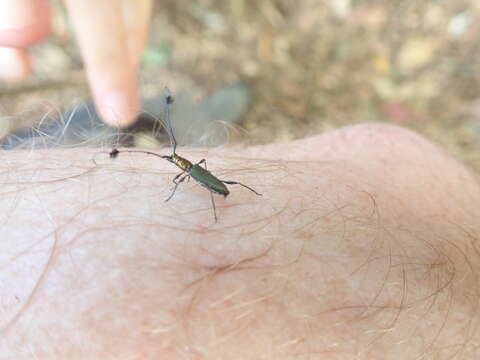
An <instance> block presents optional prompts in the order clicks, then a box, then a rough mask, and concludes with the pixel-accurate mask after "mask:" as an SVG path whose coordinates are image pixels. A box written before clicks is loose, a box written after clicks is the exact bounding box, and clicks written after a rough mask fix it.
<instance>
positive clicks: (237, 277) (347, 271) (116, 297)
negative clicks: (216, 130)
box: [0, 125, 480, 360]
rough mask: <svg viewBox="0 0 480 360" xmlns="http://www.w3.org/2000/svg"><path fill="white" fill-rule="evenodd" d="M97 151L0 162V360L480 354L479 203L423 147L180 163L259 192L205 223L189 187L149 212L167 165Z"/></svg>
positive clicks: (332, 145) (383, 136) (443, 161)
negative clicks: (205, 165) (205, 168)
mask: <svg viewBox="0 0 480 360" xmlns="http://www.w3.org/2000/svg"><path fill="white" fill-rule="evenodd" d="M108 151H109V149H105V150H88V151H87V150H80V149H74V150H48V151H33V152H5V153H3V154H2V162H1V165H0V167H1V171H0V174H1V179H2V180H1V182H2V190H1V191H2V196H1V197H0V207H1V209H2V210H1V214H2V215H1V233H2V236H1V241H0V268H1V275H0V313H1V314H2V316H1V320H0V358H15V359H34V358H39V359H43V358H47V359H66V358H68V359H86V358H89V359H90V358H102V359H207V360H209V359H255V360H257V359H279V360H283V359H322V360H323V359H328V360H330V359H335V360H337V359H341V360H344V359H402V360H405V359H418V358H422V359H451V358H453V359H475V358H478V345H479V344H480V333H479V329H478V326H479V320H480V317H479V311H478V300H479V291H478V290H479V288H478V274H479V270H480V263H479V253H478V244H477V242H478V241H477V240H478V234H479V233H480V226H479V221H478V219H479V215H480V214H479V213H480V211H479V206H478V204H479V203H480V202H479V200H480V189H479V186H478V183H477V180H476V179H475V177H474V176H472V175H471V174H470V172H469V171H468V170H466V169H465V168H464V167H463V166H462V165H460V164H459V163H458V162H457V161H455V160H453V159H452V158H450V157H449V156H448V155H446V154H444V153H442V152H441V151H440V150H438V149H437V148H436V147H435V146H434V145H432V144H430V143H429V142H427V141H426V140H424V139H423V138H421V137H420V136H418V135H416V134H413V133H411V132H408V131H406V130H403V129H399V128H396V127H391V126H386V125H360V126H352V127H348V128H344V129H341V130H337V131H333V132H330V133H327V134H325V135H322V136H315V137H311V138H307V139H304V140H300V141H296V142H292V143H288V144H274V145H267V146H259V147H253V148H243V149H242V148H237V149H228V148H221V149H215V150H208V151H206V150H195V151H192V150H189V149H183V148H180V149H178V152H179V154H182V155H184V156H185V157H187V158H189V159H191V160H192V161H195V160H199V159H201V158H207V161H208V166H209V167H208V168H209V169H210V170H211V171H212V172H213V173H214V174H217V175H221V176H222V177H223V178H227V179H231V180H237V181H241V182H242V183H245V184H248V185H251V186H252V187H255V189H257V190H258V191H259V192H261V193H262V194H263V197H257V196H255V195H254V194H252V193H251V192H250V191H248V190H246V189H243V188H241V187H238V186H230V190H231V194H230V196H229V197H227V198H226V199H223V197H216V200H217V212H218V222H217V223H215V222H214V220H213V218H212V212H211V207H210V196H209V194H208V193H207V192H206V189H205V188H203V187H200V186H198V185H197V184H195V183H194V182H190V183H187V182H184V183H182V184H181V186H180V187H179V188H178V190H177V193H176V194H175V196H174V197H173V198H172V199H171V200H170V201H169V202H168V203H165V202H164V201H163V200H164V199H165V198H166V197H167V196H168V195H169V192H170V190H171V186H172V185H173V184H172V183H171V179H172V178H173V177H174V175H175V174H176V173H177V170H176V168H175V167H174V166H173V165H172V164H170V163H168V162H167V161H164V160H162V159H157V158H155V157H149V156H144V155H141V154H120V155H119V157H118V158H117V159H114V160H111V159H109V157H108ZM159 151H160V152H162V151H163V152H166V151H167V150H166V149H163V150H162V149H160V150H159ZM92 158H95V161H96V163H97V165H95V164H94V163H93V162H92Z"/></svg>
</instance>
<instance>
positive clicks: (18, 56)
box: [0, 46, 31, 81]
mask: <svg viewBox="0 0 480 360" xmlns="http://www.w3.org/2000/svg"><path fill="white" fill-rule="evenodd" d="M30 73H31V66H30V61H29V59H28V56H27V54H26V52H25V50H22V49H16V48H9V47H3V46H0V78H2V79H3V80H6V81H20V80H23V79H25V78H26V77H28V76H29V75H30Z"/></svg>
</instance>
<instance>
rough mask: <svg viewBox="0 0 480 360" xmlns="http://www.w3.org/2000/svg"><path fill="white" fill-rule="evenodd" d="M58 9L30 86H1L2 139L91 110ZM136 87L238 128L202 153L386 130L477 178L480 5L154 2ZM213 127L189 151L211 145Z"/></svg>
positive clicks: (400, 0)
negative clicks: (408, 134)
mask: <svg viewBox="0 0 480 360" xmlns="http://www.w3.org/2000/svg"><path fill="white" fill-rule="evenodd" d="M54 13H55V18H54V24H53V28H54V34H53V36H52V37H51V38H50V39H49V40H48V41H47V42H44V43H42V44H40V45H38V46H36V47H35V48H34V49H33V50H32V51H33V53H34V54H35V56H34V68H35V73H36V75H35V77H34V78H33V79H32V80H31V81H29V82H26V83H21V84H16V85H6V84H0V120H1V121H0V122H1V124H2V125H1V128H2V130H1V132H0V135H1V136H5V135H6V134H7V133H9V132H11V131H15V130H16V131H18V129H21V128H25V127H26V128H28V127H29V126H31V125H32V124H35V123H38V122H39V121H41V120H42V121H43V120H44V119H45V117H49V116H52V117H55V116H59V115H61V116H63V115H62V114H65V113H68V111H69V109H72V108H75V107H76V106H77V105H79V104H86V103H87V102H88V88H87V83H86V80H85V77H84V74H83V72H82V66H83V65H82V59H81V57H80V56H79V53H78V50H77V48H76V45H75V40H74V38H73V35H72V32H71V29H70V26H69V24H68V22H67V20H66V17H65V14H64V11H63V9H62V7H61V6H59V4H58V3H55V2H54ZM139 77H140V84H141V89H140V91H141V93H142V95H143V96H144V97H145V98H146V99H150V100H148V101H150V102H152V101H153V102H155V99H161V96H162V94H163V89H164V87H165V86H168V87H169V88H170V89H171V90H172V92H173V93H174V94H179V95H178V96H179V98H180V99H183V100H181V101H180V104H177V105H176V106H177V108H178V107H182V106H183V110H181V111H180V110H179V112H181V115H178V116H179V117H181V118H183V119H184V121H185V123H186V124H191V123H194V122H195V118H196V117H199V115H198V114H201V115H200V117H204V118H205V119H207V120H209V121H210V120H212V121H213V120H214V121H217V122H220V123H221V124H222V125H223V126H224V130H225V128H229V129H231V130H229V131H228V136H227V138H224V137H222V138H221V139H220V140H218V139H217V140H213V141H211V142H210V143H209V142H208V141H207V142H203V143H202V144H211V145H218V144H220V143H225V142H229V143H236V142H243V143H247V144H259V143H269V142H278V141H286V140H291V139H297V138H302V137H305V136H309V135H314V134H319V133H322V132H325V131H327V130H330V129H334V128H337V127H340V126H343V125H347V124H354V123H361V122H372V121H373V122H386V123H392V124H397V125H400V126H404V127H408V128H411V129H413V130H415V131H418V132H420V133H421V134H423V135H425V136H426V137H428V138H430V139H431V140H432V141H434V142H436V143H437V144H440V146H441V147H443V148H445V149H446V150H447V151H449V152H451V153H453V154H454V155H455V156H456V157H457V158H459V159H461V160H463V161H464V162H465V163H467V164H469V165H470V166H472V167H473V168H474V169H476V170H477V171H479V172H480V156H479V155H478V154H479V150H480V3H479V2H478V1H474V0H449V1H446V0H425V1H416V0H382V1H379V0H378V1H374V0H324V1H318V0H302V1H295V2H294V1H291V0H255V1H254V0H230V1H224V0H222V1H221V0H162V1H156V3H155V11H154V17H153V19H152V25H151V31H150V40H149V43H148V46H147V48H146V50H145V52H144V54H143V62H142V66H141V71H140V74H139ZM152 99H153V100H152ZM148 101H147V102H148ZM212 103H213V104H214V105H212ZM202 104H203V105H202ZM205 104H207V105H208V106H207V105H205ZM235 104H237V105H238V104H240V105H238V106H237V107H235V106H233V105H235ZM150 105H151V104H150ZM81 106H83V107H84V108H87V106H86V105H81ZM198 106H200V108H201V109H204V110H205V108H209V109H210V108H211V106H213V107H214V108H215V109H214V110H212V111H213V114H211V112H212V111H210V110H205V111H203V112H202V111H195V110H194V109H196V107H198ZM202 106H203V107H202ZM55 114H56V115H55ZM229 122H231V123H229ZM205 129H206V128H202V130H198V131H197V130H195V131H193V133H192V132H191V133H192V134H193V135H192V136H191V137H190V138H188V137H185V138H184V139H183V140H182V143H184V144H188V143H189V142H194V140H195V139H194V137H195V136H197V135H198V138H205V137H208V135H209V133H208V131H207V130H205ZM176 131H177V130H176ZM225 132H226V131H224V133H225ZM180 136H181V135H180ZM212 136H214V135H212ZM136 144H137V145H145V144H144V143H142V141H138V142H137V143H136Z"/></svg>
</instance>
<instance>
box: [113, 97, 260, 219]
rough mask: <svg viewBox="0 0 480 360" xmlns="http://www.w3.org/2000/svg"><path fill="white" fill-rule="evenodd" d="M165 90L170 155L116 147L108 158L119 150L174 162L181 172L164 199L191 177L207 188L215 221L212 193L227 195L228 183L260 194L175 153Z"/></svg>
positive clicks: (170, 99)
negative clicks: (218, 176) (221, 178)
mask: <svg viewBox="0 0 480 360" xmlns="http://www.w3.org/2000/svg"><path fill="white" fill-rule="evenodd" d="M165 90H166V92H167V95H166V97H165V102H166V106H165V122H166V123H167V127H168V132H169V133H170V134H169V135H170V142H171V145H172V148H173V152H172V155H159V154H156V153H154V152H151V151H144V150H121V151H120V150H118V149H116V148H114V149H112V151H111V152H110V158H112V159H114V158H116V157H117V156H118V154H119V153H120V152H128V153H143V154H148V155H154V156H157V157H160V158H162V159H165V160H167V161H169V162H171V163H172V164H175V165H176V166H177V167H179V168H180V169H181V170H182V172H181V173H180V174H178V175H176V176H175V177H174V178H173V183H174V184H175V187H174V189H173V191H172V193H171V194H170V196H169V197H168V198H167V199H166V200H165V201H168V200H170V199H171V198H172V197H173V195H175V192H176V191H177V187H178V185H180V183H182V182H183V181H185V179H187V178H189V177H191V178H193V179H194V180H195V181H196V182H197V183H199V184H200V185H202V186H204V187H205V188H207V189H208V191H209V192H210V198H211V200H212V207H213V216H214V218H215V222H216V221H217V209H216V206H215V200H214V198H213V193H216V194H219V195H223V196H224V197H227V195H228V194H230V191H229V190H228V188H227V186H226V185H225V184H228V185H240V186H243V187H244V188H247V189H248V190H250V191H252V192H253V193H255V194H256V195H258V196H261V195H262V194H260V193H258V192H256V191H255V190H253V189H252V188H251V187H249V186H247V185H244V184H242V183H239V182H237V181H230V180H220V179H219V178H217V177H216V176H214V175H213V174H212V173H211V172H210V171H208V170H207V161H206V160H205V159H202V160H200V161H199V162H198V163H196V164H192V163H191V162H190V161H189V160H187V159H185V158H183V157H181V156H179V155H177V153H176V150H177V141H176V140H175V136H174V135H173V130H172V125H171V123H170V106H171V105H172V104H173V97H172V96H171V95H170V92H169V91H168V89H165ZM202 164H205V167H202V166H201V165H202Z"/></svg>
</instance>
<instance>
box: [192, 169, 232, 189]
mask: <svg viewBox="0 0 480 360" xmlns="http://www.w3.org/2000/svg"><path fill="white" fill-rule="evenodd" d="M188 174H189V175H190V176H191V177H192V178H193V179H194V180H195V181H196V182H198V183H199V184H200V185H202V186H205V187H206V188H207V189H209V190H210V191H213V192H215V193H217V194H220V195H223V196H227V195H228V194H229V193H230V191H228V188H227V187H226V186H225V184H224V183H222V182H221V181H220V180H219V179H217V178H216V177H215V176H213V175H212V173H211V172H210V171H208V170H206V169H204V168H203V167H201V166H200V165H193V166H192V167H191V168H190V170H188Z"/></svg>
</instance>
